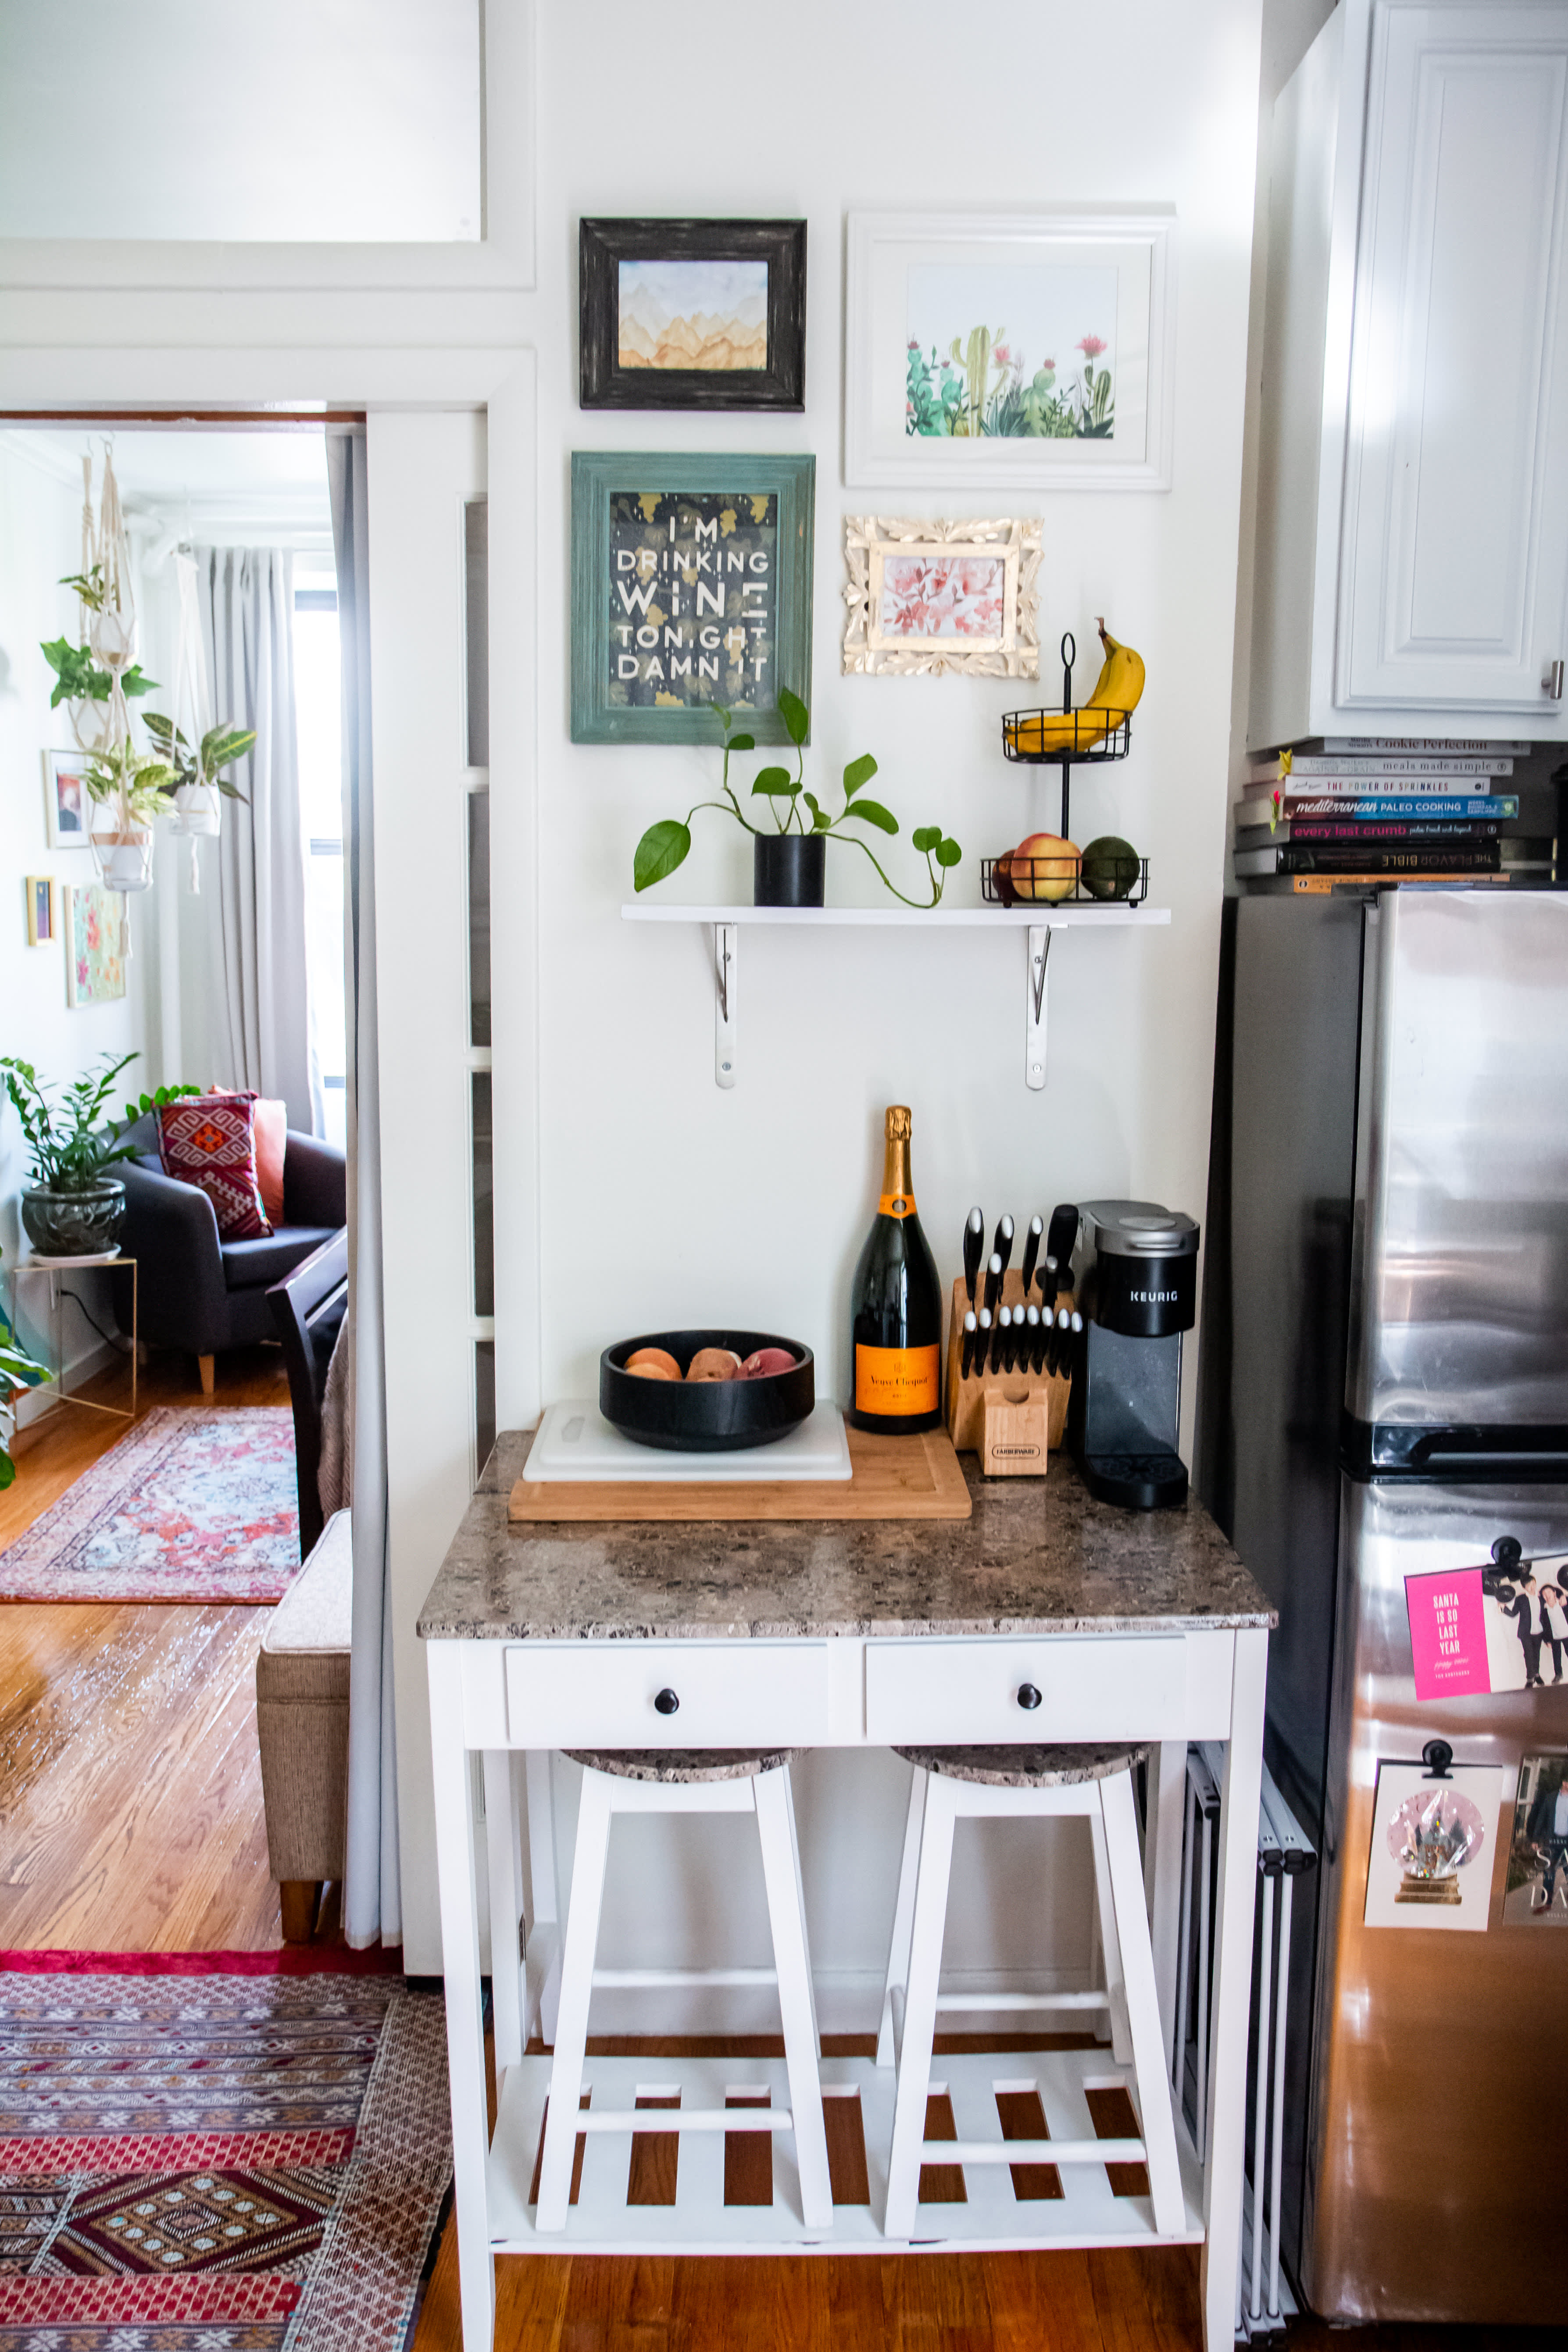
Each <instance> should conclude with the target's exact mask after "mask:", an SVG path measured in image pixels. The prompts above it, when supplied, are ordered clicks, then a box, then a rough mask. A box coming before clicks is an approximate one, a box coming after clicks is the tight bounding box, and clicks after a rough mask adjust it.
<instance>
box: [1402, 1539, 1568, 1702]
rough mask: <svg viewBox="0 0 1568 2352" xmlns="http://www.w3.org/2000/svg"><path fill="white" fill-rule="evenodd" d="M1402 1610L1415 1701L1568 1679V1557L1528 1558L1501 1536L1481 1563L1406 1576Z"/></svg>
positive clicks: (1542, 1686)
mask: <svg viewBox="0 0 1568 2352" xmlns="http://www.w3.org/2000/svg"><path fill="white" fill-rule="evenodd" d="M1405 1611H1406V1613H1407V1615H1408V1617H1409V1620H1410V1656H1411V1664H1412V1666H1413V1669H1414V1672H1415V1696H1416V1697H1417V1698H1418V1699H1443V1698H1465V1697H1468V1696H1471V1695H1473V1694H1475V1693H1480V1694H1482V1695H1485V1694H1487V1693H1494V1694H1495V1693H1499V1692H1507V1691H1524V1690H1545V1689H1548V1688H1550V1687H1552V1685H1558V1684H1562V1683H1563V1682H1564V1680H1565V1679H1568V1553H1563V1552H1553V1553H1552V1554H1550V1555H1548V1556H1543V1557H1542V1558H1541V1559H1524V1558H1522V1556H1521V1548H1520V1546H1519V1544H1518V1543H1517V1542H1515V1541H1514V1540H1513V1538H1511V1537H1506V1536H1505V1537H1503V1538H1500V1540H1499V1542H1498V1543H1497V1544H1495V1545H1494V1546H1493V1550H1492V1558H1491V1559H1489V1560H1488V1561H1486V1562H1485V1563H1484V1564H1480V1565H1478V1566H1475V1567H1471V1568H1453V1569H1437V1570H1431V1569H1427V1570H1422V1572H1421V1573H1420V1574H1419V1575H1416V1576H1407V1577H1406V1578H1405Z"/></svg>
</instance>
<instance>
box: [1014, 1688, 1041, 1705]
mask: <svg viewBox="0 0 1568 2352" xmlns="http://www.w3.org/2000/svg"><path fill="white" fill-rule="evenodd" d="M1039 1703H1040V1694H1039V1692H1038V1691H1037V1689H1036V1688H1035V1685H1034V1684H1033V1683H1020V1684H1019V1685H1018V1705H1019V1706H1023V1707H1037V1706H1038V1705H1039Z"/></svg>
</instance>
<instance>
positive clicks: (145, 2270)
mask: <svg viewBox="0 0 1568 2352" xmlns="http://www.w3.org/2000/svg"><path fill="white" fill-rule="evenodd" d="M344 1958H346V1959H347V1960H348V1961H349V1962H350V1964H351V1965H350V1967H349V1968H337V1969H331V1971H330V1972H328V1973H313V1974H310V1975H299V1974H292V1973H291V1974H283V1973H281V1972H279V1970H278V1963H277V1956H273V1955H262V1954H249V1953H245V1954H227V1953H218V1954H209V1955H203V1956H201V1957H200V1958H195V1959H193V1958H190V1957H188V1956H179V1957H176V1958H163V1957H162V1956H156V1955H153V1956H149V1955H145V1954H134V1955H113V1954H104V1953H100V1954H86V1955H65V1954H47V1953H31V1954H28V1953H5V1954H0V2352H399V2347H402V2346H403V2345H404V2344H405V2340H406V2338H407V2336H408V2335H409V2334H410V2332H411V2327H412V2322H413V2319H414V2316H415V2314H416V2307H417V2301H418V2294H419V2288H420V2282H421V2279H422V2276H423V2274H424V2272H425V2268H426V2257H427V2255H428V2254H429V2252H430V2250H431V2247H432V2245H433V2242H434V2239H435V2234H436V2231H437V2226H438V2223H439V2221H440V2216H441V2210H442V2202H443V2199H444V2198H445V2195H446V2191H447V2182H448V2180H449V2179H450V2175H451V2135H450V2126H449V2118H448V2110H447V2050H446V2027H445V2019H444V2012H443V2007H442V2002H441V1998H440V1995H439V1994H438V1993H432V1992H416V1991H410V1990H407V1989H406V1988H405V1985H404V1983H403V1980H402V1979H401V1977H395V1976H389V1975H384V1974H370V1973H365V1972H363V1970H361V1969H353V1966H352V1964H353V1960H354V1958H355V1956H353V1955H345V1956H344ZM84 1960H85V1962H86V1963H87V1966H86V1967H85V1968H84V1967H83V1966H81V1965H80V1963H81V1962H82V1961H84ZM263 1969H265V1970H267V1971H268V1972H267V1973H261V1972H260V1971H261V1970H263ZM132 1971H134V1972H132ZM149 1971H151V1972H149Z"/></svg>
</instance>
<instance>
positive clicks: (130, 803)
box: [83, 736, 174, 891]
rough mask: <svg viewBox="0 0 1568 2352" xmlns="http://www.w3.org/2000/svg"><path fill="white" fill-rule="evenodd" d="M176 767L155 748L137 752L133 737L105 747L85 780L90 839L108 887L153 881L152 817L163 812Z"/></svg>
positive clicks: (128, 887)
mask: <svg viewBox="0 0 1568 2352" xmlns="http://www.w3.org/2000/svg"><path fill="white" fill-rule="evenodd" d="M83 782H85V783H86V785H87V789H88V794H89V798H90V799H91V801H92V803H93V814H92V820H91V823H90V824H89V828H88V838H89V841H90V842H91V844H92V853H93V856H95V857H96V858H97V860H98V870H99V873H100V875H101V877H103V882H104V886H105V887H106V888H108V889H110V890H121V891H131V890H146V889H148V888H150V887H151V886H152V881H153V819H154V817H157V816H160V815H162V814H163V807H164V797H163V796H164V793H166V791H167V790H168V788H169V786H170V785H171V784H172V783H173V782H174V770H173V768H171V767H169V766H168V765H167V764H166V763H165V762H164V761H162V760H160V759H159V758H158V756H157V754H156V753H155V752H152V751H135V750H134V749H133V748H132V742H131V739H130V737H129V736H126V737H125V738H124V739H123V740H121V742H119V743H116V744H114V745H113V746H112V747H111V749H110V750H109V751H100V752H99V753H98V754H97V755H96V757H95V758H94V759H93V761H92V762H91V764H90V765H89V768H88V770H87V772H86V775H85V777H84V778H83Z"/></svg>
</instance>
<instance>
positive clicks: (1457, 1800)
mask: <svg viewBox="0 0 1568 2352" xmlns="http://www.w3.org/2000/svg"><path fill="white" fill-rule="evenodd" d="M1433 1746H1434V1747H1435V1748H1439V1749H1441V1750H1442V1751H1443V1752H1442V1757H1441V1759H1440V1761H1441V1763H1442V1764H1443V1765H1444V1766H1445V1767H1447V1756H1448V1754H1449V1753H1450V1752H1451V1751H1449V1750H1448V1749H1447V1746H1446V1743H1445V1742H1443V1741H1440V1740H1439V1741H1435V1742H1434V1743H1433ZM1512 1780H1513V1775H1512V1773H1511V1772H1510V1771H1508V1772H1500V1771H1499V1770H1498V1769H1497V1767H1496V1766H1495V1765H1491V1764H1456V1765H1453V1766H1452V1767H1451V1768H1447V1769H1433V1766H1432V1764H1431V1762H1430V1761H1428V1763H1426V1764H1392V1763H1380V1764H1379V1765H1378V1768H1377V1794H1376V1796H1375V1798H1374V1800H1373V1830H1372V1852H1371V1854H1370V1855H1369V1857H1368V1861H1367V1873H1366V1909H1365V1911H1364V1913H1363V1919H1364V1921H1365V1924H1366V1926H1367V1927H1444V1928H1465V1929H1468V1930H1471V1931H1473V1932H1477V1933H1484V1932H1485V1930H1486V1925H1487V1915H1488V1912H1489V1909H1490V1907H1491V1884H1492V1857H1493V1853H1494V1852H1495V1848H1494V1846H1493V1843H1492V1841H1493V1839H1494V1837H1495V1836H1496V1833H1497V1824H1498V1816H1499V1813H1500V1810H1501V1807H1502V1806H1503V1805H1504V1803H1506V1801H1507V1800H1508V1796H1509V1794H1510V1789H1511V1784H1512Z"/></svg>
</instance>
